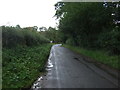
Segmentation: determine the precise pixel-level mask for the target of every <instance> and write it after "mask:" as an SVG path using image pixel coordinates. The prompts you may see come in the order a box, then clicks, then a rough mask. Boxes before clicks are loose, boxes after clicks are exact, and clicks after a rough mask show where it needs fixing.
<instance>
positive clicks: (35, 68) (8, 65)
mask: <svg viewBox="0 0 120 90" xmlns="http://www.w3.org/2000/svg"><path fill="white" fill-rule="evenodd" d="M50 48H51V45H50V44H44V45H40V46H33V47H15V48H14V49H13V48H12V49H5V48H3V57H2V59H3V61H2V65H3V68H2V70H3V72H2V79H3V82H2V86H3V89H5V88H9V89H10V88H29V87H30V86H31V85H32V83H33V82H34V81H35V80H36V78H37V77H38V76H39V75H40V74H41V71H43V69H44V66H45V63H46V61H47V58H48V55H49V52H50Z"/></svg>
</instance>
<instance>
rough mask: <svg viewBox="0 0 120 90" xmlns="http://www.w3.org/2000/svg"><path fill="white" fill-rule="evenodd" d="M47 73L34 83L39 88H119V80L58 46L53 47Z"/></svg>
mask: <svg viewBox="0 0 120 90" xmlns="http://www.w3.org/2000/svg"><path fill="white" fill-rule="evenodd" d="M46 69H47V71H48V72H47V73H46V74H45V75H43V76H42V77H40V78H38V80H37V81H36V82H35V83H34V85H33V87H32V88H33V89H34V90H38V88H117V85H118V80H117V79H115V78H113V77H112V76H111V75H109V74H108V73H106V72H105V71H103V70H102V69H100V68H98V67H96V66H95V65H94V64H93V63H90V62H87V61H85V60H84V59H83V58H82V57H81V56H80V55H78V54H75V53H74V52H72V51H70V50H69V49H67V48H64V47H61V45H60V44H56V45H54V46H53V47H52V49H51V53H50V56H49V60H48V66H47V68H46Z"/></svg>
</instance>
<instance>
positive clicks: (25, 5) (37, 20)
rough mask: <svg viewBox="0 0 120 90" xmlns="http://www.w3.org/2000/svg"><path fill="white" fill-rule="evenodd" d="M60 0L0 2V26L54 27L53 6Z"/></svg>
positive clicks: (13, 0) (2, 0)
mask: <svg viewBox="0 0 120 90" xmlns="http://www.w3.org/2000/svg"><path fill="white" fill-rule="evenodd" d="M57 1H60V0H0V12H1V13H0V26H2V25H10V26H16V25H17V24H19V25H20V26H21V27H28V26H35V25H36V26H38V27H41V26H45V27H47V28H48V27H49V26H52V27H55V26H56V21H55V18H53V16H54V14H55V7H54V4H55V3H57Z"/></svg>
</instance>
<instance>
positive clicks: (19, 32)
mask: <svg viewBox="0 0 120 90" xmlns="http://www.w3.org/2000/svg"><path fill="white" fill-rule="evenodd" d="M2 41H3V42H2V45H3V47H7V48H12V47H15V46H17V45H23V46H33V45H39V44H43V43H48V42H49V40H48V39H46V38H45V37H43V36H42V35H41V34H40V33H38V32H37V31H35V30H29V29H22V28H19V29H18V28H16V27H8V26H2Z"/></svg>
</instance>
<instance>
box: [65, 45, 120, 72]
mask: <svg viewBox="0 0 120 90" xmlns="http://www.w3.org/2000/svg"><path fill="white" fill-rule="evenodd" d="M63 46H64V47H66V48H69V49H71V50H72V51H75V52H77V53H79V54H82V55H84V56H88V57H90V58H92V59H94V60H96V61H98V62H100V63H103V64H105V65H108V66H109V67H112V68H114V69H118V70H120V64H119V63H118V61H119V59H120V56H109V55H108V53H107V52H105V51H100V50H87V49H84V48H80V47H73V46H69V45H63Z"/></svg>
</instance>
